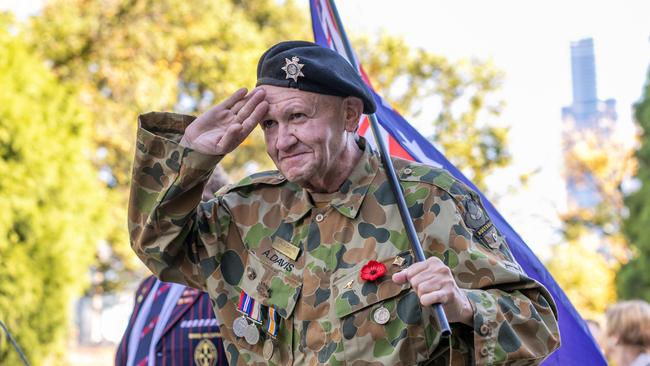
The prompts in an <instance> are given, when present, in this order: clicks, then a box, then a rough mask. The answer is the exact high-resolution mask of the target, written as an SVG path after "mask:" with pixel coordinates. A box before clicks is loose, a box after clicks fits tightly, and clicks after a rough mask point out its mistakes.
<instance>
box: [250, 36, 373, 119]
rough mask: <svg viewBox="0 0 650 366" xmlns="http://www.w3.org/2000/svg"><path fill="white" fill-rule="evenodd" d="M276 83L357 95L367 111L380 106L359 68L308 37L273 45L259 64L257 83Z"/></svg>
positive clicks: (365, 111) (322, 91)
mask: <svg viewBox="0 0 650 366" xmlns="http://www.w3.org/2000/svg"><path fill="white" fill-rule="evenodd" d="M260 85H273V86H279V87H283V88H295V89H300V90H304V91H308V92H312V93H318V94H327V95H335V96H339V97H348V96H354V97H357V98H360V99H361V100H362V101H363V113H365V114H371V113H374V112H375V110H376V109H377V106H376V105H375V100H374V99H373V97H372V94H370V91H369V90H368V88H367V87H366V84H365V83H364V82H363V80H361V77H360V76H359V74H358V73H357V72H356V70H355V69H354V68H353V67H352V65H350V63H348V61H347V60H346V59H345V58H343V57H341V55H339V54H338V53H336V52H334V51H332V50H330V49H327V48H323V47H321V46H319V45H317V44H316V43H312V42H306V41H287V42H281V43H278V44H276V45H275V46H273V47H271V48H269V49H268V50H267V51H266V52H264V54H263V55H262V57H260V61H259V62H258V64H257V86H260Z"/></svg>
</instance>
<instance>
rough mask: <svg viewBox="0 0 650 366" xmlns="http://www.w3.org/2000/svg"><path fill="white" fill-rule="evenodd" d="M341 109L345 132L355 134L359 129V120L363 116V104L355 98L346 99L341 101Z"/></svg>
mask: <svg viewBox="0 0 650 366" xmlns="http://www.w3.org/2000/svg"><path fill="white" fill-rule="evenodd" d="M342 107H343V119H344V120H345V130H346V131H348V132H355V131H356V130H357V128H358V127H359V119H360V118H361V115H362V114H363V102H362V101H361V99H360V98H357V97H346V98H345V99H343V105H342Z"/></svg>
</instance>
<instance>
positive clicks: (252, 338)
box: [244, 324, 260, 346]
mask: <svg viewBox="0 0 650 366" xmlns="http://www.w3.org/2000/svg"><path fill="white" fill-rule="evenodd" d="M244 339H246V343H248V344H250V345H251V346H254V345H256V344H257V342H259V341H260V331H259V330H258V329H257V326H255V324H249V325H248V326H247V327H246V330H245V331H244Z"/></svg>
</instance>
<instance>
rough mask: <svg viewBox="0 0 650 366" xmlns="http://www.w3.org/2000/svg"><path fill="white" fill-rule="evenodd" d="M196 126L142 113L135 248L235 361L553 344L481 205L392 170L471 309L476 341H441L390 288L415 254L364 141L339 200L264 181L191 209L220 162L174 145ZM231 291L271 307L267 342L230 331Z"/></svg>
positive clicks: (512, 352)
mask: <svg viewBox="0 0 650 366" xmlns="http://www.w3.org/2000/svg"><path fill="white" fill-rule="evenodd" d="M192 120H193V117H189V116H182V115H177V114H171V113H149V114H145V115H142V116H141V117H140V128H139V130H138V137H137V149H136V155H135V165H134V168H133V183H132V187H131V199H130V204H129V230H130V235H131V244H132V246H133V249H134V250H135V252H136V253H137V254H138V256H139V257H140V258H141V259H142V260H143V261H144V263H145V264H146V265H147V266H148V267H149V268H150V269H151V270H152V271H153V272H154V273H155V274H156V275H157V276H159V277H160V278H161V279H162V280H164V281H173V282H179V283H184V284H188V285H190V286H194V287H196V288H200V289H203V290H206V291H208V292H209V294H210V297H211V298H212V300H213V305H214V310H215V312H216V313H217V314H218V318H220V321H221V322H222V323H223V324H219V326H220V327H221V331H222V334H223V337H224V343H225V345H226V353H227V354H228V357H229V361H230V363H231V364H232V365H249V364H259V365H263V364H264V365H265V364H276V365H291V364H299V365H316V364H332V365H346V364H350V365H352V364H354V365H414V364H434V365H449V364H451V365H466V364H478V365H492V364H502V363H508V364H517V365H519V364H521V365H524V364H525V365H530V364H538V363H540V362H541V361H542V360H543V359H544V358H545V357H547V356H548V355H549V354H550V353H551V352H552V351H553V350H554V349H556V348H557V347H558V346H559V334H558V327H557V322H556V316H557V315H556V310H555V305H554V303H553V300H552V298H551V297H550V295H549V294H548V292H547V291H546V289H544V287H542V286H541V285H540V284H539V283H537V282H535V281H534V280H532V279H530V278H529V277H527V276H526V275H525V274H524V273H523V272H522V270H521V267H520V266H519V265H518V264H517V263H516V262H515V261H514V260H513V258H512V256H511V254H510V251H509V249H508V247H507V246H506V244H505V241H504V238H503V237H501V235H500V234H499V233H498V232H497V231H496V230H495V229H494V227H493V226H492V224H491V222H490V219H489V218H488V217H487V214H486V212H485V211H484V209H483V207H482V205H481V203H480V202H479V200H478V199H477V196H476V194H475V193H474V192H472V191H471V190H469V189H468V188H467V187H466V186H464V185H462V184H461V183H459V182H458V181H456V180H455V179H454V178H452V177H451V176H450V175H449V174H448V173H447V172H445V171H444V170H440V169H435V168H431V167H428V166H424V165H421V164H415V163H411V162H408V161H403V160H397V159H396V160H395V161H394V164H395V168H396V169H397V172H398V176H399V178H400V179H401V183H402V187H403V188H404V193H405V198H406V201H407V203H408V205H409V207H410V213H411V216H412V218H413V221H414V223H415V227H416V229H417V230H418V233H419V237H420V240H421V241H422V244H423V246H424V250H425V253H426V255H427V256H436V257H439V258H440V259H442V260H443V261H444V263H445V264H446V265H448V266H449V267H450V268H451V270H452V272H453V275H454V278H455V280H456V282H457V284H458V286H459V287H460V288H462V289H464V290H465V291H466V293H467V295H468V297H469V299H470V302H471V303H472V306H473V308H474V327H473V329H472V328H471V327H468V326H466V325H463V324H452V331H453V336H452V337H451V338H450V339H446V338H441V336H440V332H439V328H438V325H437V324H436V320H435V318H434V316H433V311H432V308H430V307H421V306H420V304H419V301H418V298H417V295H416V294H415V292H414V291H411V288H410V284H408V283H406V284H404V285H397V284H395V283H394V282H392V281H391V275H392V274H393V273H395V272H397V271H399V270H401V269H402V268H405V267H406V266H408V265H409V264H410V263H411V261H412V253H411V250H410V247H409V243H408V241H407V238H406V235H405V234H404V233H403V227H402V223H401V220H400V218H399V213H398V210H397V208H396V205H395V204H394V199H393V197H392V194H391V191H390V188H389V186H388V183H387V181H386V177H385V174H384V172H383V168H382V167H381V166H380V164H379V159H378V157H377V156H376V155H375V154H374V153H373V152H371V151H370V149H369V148H366V147H365V143H364V141H363V140H361V142H360V146H361V147H362V148H363V149H364V154H363V157H362V158H361V160H360V161H359V163H358V165H357V166H356V168H355V169H354V171H353V173H352V174H351V175H350V177H349V178H348V180H347V181H346V182H345V183H344V184H343V185H342V186H341V189H340V191H338V192H335V193H333V194H327V195H323V194H320V195H314V196H313V197H311V194H310V193H308V192H306V191H305V190H303V189H302V188H300V187H299V186H297V185H296V184H294V183H291V182H288V181H287V180H286V179H285V178H284V177H283V176H282V175H280V174H279V173H278V172H277V171H271V172H265V173H260V174H255V175H252V176H250V177H248V178H245V179H244V180H242V181H241V182H239V183H238V184H236V185H232V186H227V187H224V188H223V189H222V190H220V191H219V192H218V193H217V195H216V197H215V198H214V199H212V200H210V201H208V202H200V197H201V190H202V188H203V185H204V183H205V181H206V180H207V179H208V177H209V176H210V173H211V171H212V170H213V168H214V166H215V165H216V164H217V163H218V162H219V161H220V159H221V157H219V156H209V155H204V154H201V153H198V152H196V151H192V150H190V149H187V148H183V147H181V146H179V145H178V141H179V140H180V138H181V137H182V134H183V131H184V129H185V127H186V126H187V125H188V124H189V123H190V122H191V121H192ZM314 201H316V202H323V201H329V202H330V204H329V205H326V207H325V208H318V207H317V206H316V205H314V204H313V203H312V202H314ZM319 206H321V205H319ZM292 248H293V249H292ZM291 257H294V258H295V260H294V259H292V258H291ZM369 260H376V261H379V262H382V263H384V264H385V266H386V267H387V273H386V275H385V276H384V277H382V278H381V279H380V280H378V281H376V282H366V281H363V280H361V279H360V277H359V272H360V269H361V267H362V266H363V265H364V264H366V263H367V262H368V261H369ZM241 291H245V292H246V293H247V294H248V295H250V296H251V297H252V298H254V299H256V300H257V301H259V302H260V303H261V304H262V305H263V307H264V308H265V309H266V308H267V307H272V308H274V309H276V311H277V313H278V314H279V321H278V324H277V327H278V334H277V337H276V338H273V337H270V336H269V335H267V334H266V333H265V332H264V331H263V329H262V328H263V326H260V329H262V330H261V332H260V339H259V342H257V343H255V344H249V342H247V341H246V340H244V339H243V338H242V337H237V336H236V335H235V334H234V332H233V322H234V320H235V319H236V318H238V317H240V316H241V314H240V313H239V312H238V311H237V306H238V301H239V296H240V293H241ZM264 314H265V317H266V313H264ZM388 315H389V316H388ZM267 321H268V319H266V318H265V320H264V322H265V323H264V324H266V322H267ZM380 323H382V324H380Z"/></svg>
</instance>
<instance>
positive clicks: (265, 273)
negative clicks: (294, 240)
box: [239, 252, 302, 319]
mask: <svg viewBox="0 0 650 366" xmlns="http://www.w3.org/2000/svg"><path fill="white" fill-rule="evenodd" d="M239 287H240V288H241V289H242V290H243V291H244V292H246V294H248V295H249V296H250V297H252V298H253V299H255V300H256V301H258V302H259V303H261V304H262V305H265V306H270V307H273V308H274V309H275V310H276V311H277V314H278V315H280V316H281V317H282V318H284V319H287V318H288V317H289V316H290V315H291V313H292V312H293V309H294V307H295V306H296V301H297V300H298V297H299V296H300V291H301V290H302V276H301V275H300V274H298V273H286V272H285V271H283V270H278V269H276V268H273V267H272V266H271V264H268V263H264V262H263V261H261V260H260V258H259V257H257V256H256V255H255V254H253V253H251V252H249V253H248V258H247V259H246V267H245V269H244V275H243V276H242V280H241V282H240V284H239Z"/></svg>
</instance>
